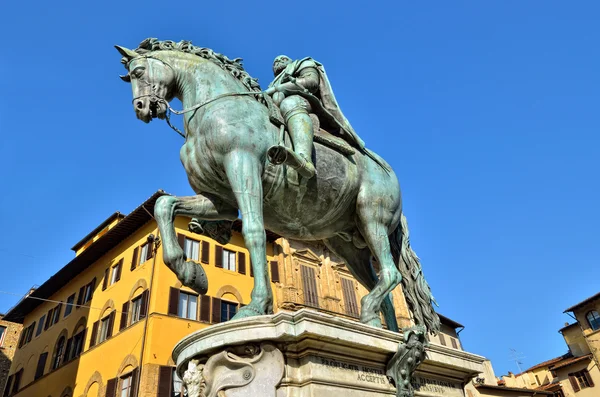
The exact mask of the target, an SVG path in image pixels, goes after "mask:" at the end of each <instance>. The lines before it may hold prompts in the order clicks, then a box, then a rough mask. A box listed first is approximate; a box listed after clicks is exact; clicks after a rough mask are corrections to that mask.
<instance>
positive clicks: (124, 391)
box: [119, 374, 132, 397]
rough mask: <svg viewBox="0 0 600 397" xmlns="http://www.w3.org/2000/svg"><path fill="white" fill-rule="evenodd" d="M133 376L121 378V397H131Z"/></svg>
mask: <svg viewBox="0 0 600 397" xmlns="http://www.w3.org/2000/svg"><path fill="white" fill-rule="evenodd" d="M131 378H132V376H131V374H128V375H125V376H124V377H122V378H121V393H120V394H119V396H120V397H131V383H132V382H131V380H132V379H131Z"/></svg>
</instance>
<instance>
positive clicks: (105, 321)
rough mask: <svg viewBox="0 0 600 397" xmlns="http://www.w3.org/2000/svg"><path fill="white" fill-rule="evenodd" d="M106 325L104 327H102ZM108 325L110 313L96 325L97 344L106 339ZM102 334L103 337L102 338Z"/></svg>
mask: <svg viewBox="0 0 600 397" xmlns="http://www.w3.org/2000/svg"><path fill="white" fill-rule="evenodd" d="M105 325H106V328H105V327H104V326H105ZM109 327H110V313H109V314H107V315H106V316H104V317H103V318H101V319H100V324H99V325H98V328H99V329H98V341H97V342H96V344H97V345H99V344H100V343H102V342H104V341H105V340H107V339H108V338H109V337H108V329H109ZM103 336H104V338H103Z"/></svg>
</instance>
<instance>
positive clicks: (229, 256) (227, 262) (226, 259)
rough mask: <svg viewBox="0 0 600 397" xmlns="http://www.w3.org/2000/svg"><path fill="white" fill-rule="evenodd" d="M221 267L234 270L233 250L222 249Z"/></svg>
mask: <svg viewBox="0 0 600 397" xmlns="http://www.w3.org/2000/svg"><path fill="white" fill-rule="evenodd" d="M223 269H227V270H231V271H233V272H235V252H234V251H229V250H226V249H224V250H223Z"/></svg>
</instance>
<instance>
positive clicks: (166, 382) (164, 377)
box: [156, 366, 173, 397]
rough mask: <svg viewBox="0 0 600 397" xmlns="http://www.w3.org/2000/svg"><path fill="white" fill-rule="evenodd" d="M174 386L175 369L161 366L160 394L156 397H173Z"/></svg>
mask: <svg viewBox="0 0 600 397" xmlns="http://www.w3.org/2000/svg"><path fill="white" fill-rule="evenodd" d="M172 384H173V367H163V366H161V367H160V369H159V370H158V394H157V395H156V397H171V385H172Z"/></svg>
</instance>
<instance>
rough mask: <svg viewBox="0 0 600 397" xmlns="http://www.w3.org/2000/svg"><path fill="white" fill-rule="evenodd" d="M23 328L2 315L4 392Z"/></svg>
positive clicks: (0, 384)
mask: <svg viewBox="0 0 600 397" xmlns="http://www.w3.org/2000/svg"><path fill="white" fill-rule="evenodd" d="M22 328H23V326H22V325H21V324H17V323H13V322H10V321H5V320H4V314H2V313H0V390H4V385H5V384H6V380H7V379H8V373H9V371H10V366H11V363H12V359H13V356H14V355H15V352H16V351H17V344H18V343H19V336H20V335H21V329H22Z"/></svg>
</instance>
